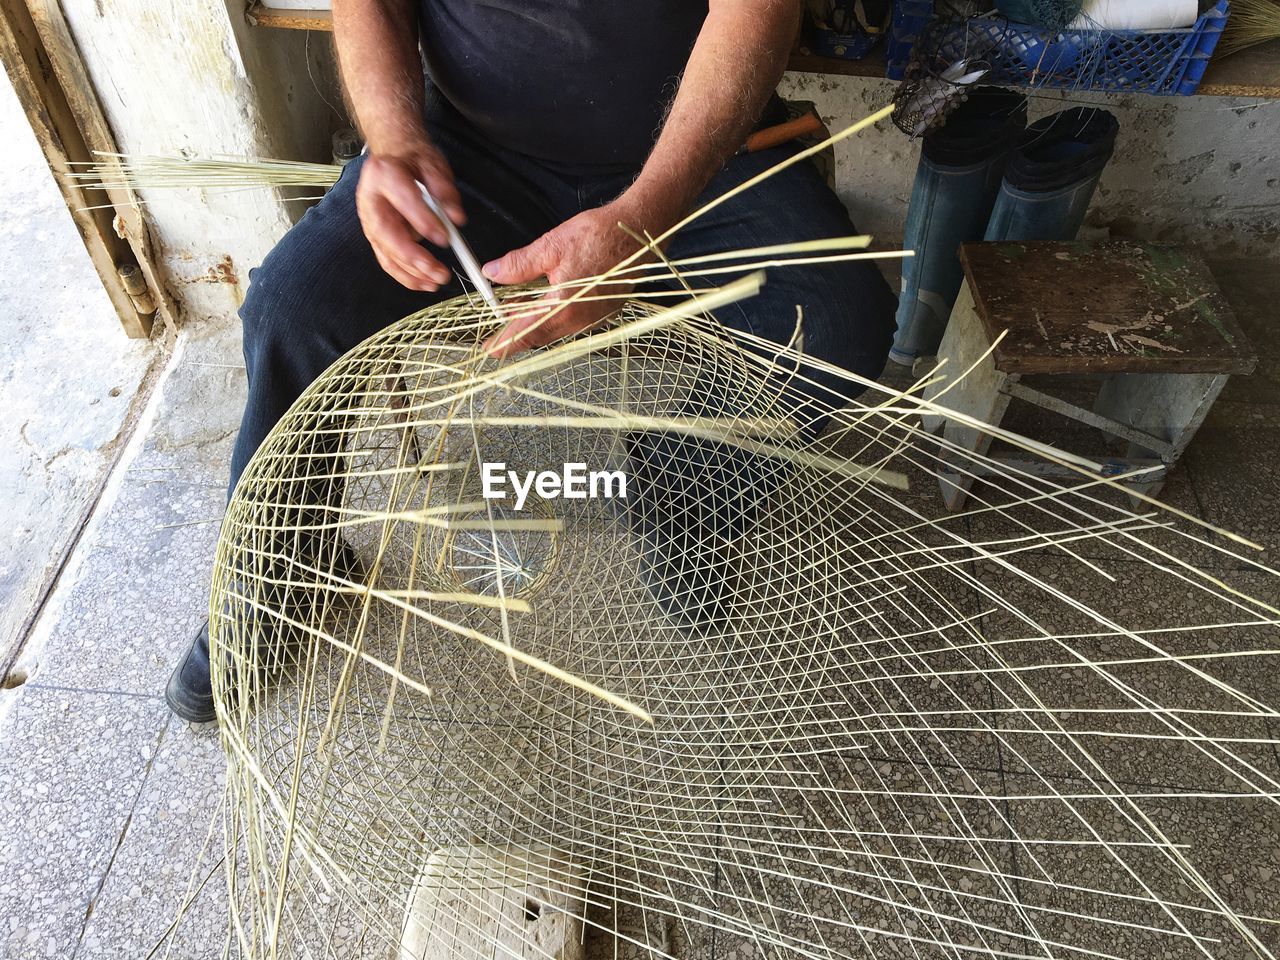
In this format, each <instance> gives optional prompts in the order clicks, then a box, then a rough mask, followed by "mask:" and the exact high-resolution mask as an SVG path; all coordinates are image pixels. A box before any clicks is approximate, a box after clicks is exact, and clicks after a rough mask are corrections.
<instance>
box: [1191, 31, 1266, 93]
mask: <svg viewBox="0 0 1280 960" xmlns="http://www.w3.org/2000/svg"><path fill="white" fill-rule="evenodd" d="M1196 93H1197V94H1201V95H1204V96H1208V97H1268V98H1270V97H1280V40H1272V41H1271V42H1270V43H1260V44H1258V45H1257V46H1255V47H1248V48H1247V49H1244V50H1241V51H1240V52H1239V53H1233V54H1232V55H1231V56H1229V57H1214V58H1213V59H1212V60H1210V61H1209V66H1208V67H1207V68H1206V69H1205V71H1204V78H1203V79H1202V80H1201V81H1200V86H1199V88H1198V89H1197V90H1196Z"/></svg>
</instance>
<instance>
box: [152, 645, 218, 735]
mask: <svg viewBox="0 0 1280 960" xmlns="http://www.w3.org/2000/svg"><path fill="white" fill-rule="evenodd" d="M164 700H165V703H167V704H169V709H170V710H172V711H173V712H174V713H176V714H177V715H178V716H180V717H181V718H182V719H183V720H186V721H188V722H190V723H208V722H209V721H211V720H213V719H214V718H215V717H216V716H217V713H216V711H215V710H214V709H213V680H212V678H211V677H210V674H209V621H208V620H206V621H205V622H204V623H203V624H202V625H201V626H200V629H199V631H197V632H196V636H195V639H194V640H192V641H191V647H190V649H188V650H187V654H186V656H184V657H183V658H182V660H181V661H180V662H179V663H178V666H177V667H176V668H175V669H174V671H173V674H172V675H171V676H170V677H169V683H168V685H167V686H165V688H164Z"/></svg>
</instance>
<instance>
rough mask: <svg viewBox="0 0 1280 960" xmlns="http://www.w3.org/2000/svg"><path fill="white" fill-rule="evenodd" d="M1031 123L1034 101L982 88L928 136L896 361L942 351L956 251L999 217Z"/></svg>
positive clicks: (914, 193) (915, 195) (914, 204)
mask: <svg viewBox="0 0 1280 960" xmlns="http://www.w3.org/2000/svg"><path fill="white" fill-rule="evenodd" d="M1026 121H1027V100H1026V97H1024V96H1023V95H1022V94H1020V93H1016V92H1013V91H1009V90H1001V89H1000V88H998V87H979V88H977V89H976V90H974V91H973V93H972V94H971V95H970V97H969V99H968V100H966V101H965V102H964V103H962V104H961V105H960V107H959V108H958V109H957V110H956V112H955V113H954V114H952V116H951V118H950V119H948V120H947V123H946V125H945V126H943V127H941V128H939V129H938V130H936V131H934V132H933V133H929V134H926V135H925V138H924V146H923V149H922V151H921V154H920V165H919V166H918V167H917V168H916V179H915V185H914V186H913V187H912V189H911V206H910V208H909V209H908V211H907V226H906V236H905V240H904V244H903V245H904V247H905V248H906V249H908V250H914V251H915V256H913V257H907V258H905V259H904V260H903V262H902V296H901V297H900V298H899V300H898V332H897V334H896V335H895V336H894V340H893V348H892V349H891V350H890V352H889V359H890V360H893V361H894V362H895V363H900V364H904V365H907V366H910V365H911V364H912V363H913V362H914V361H915V358H916V357H919V356H927V355H929V354H933V353H936V352H937V349H938V344H939V343H940V342H941V340H942V332H943V330H944V329H945V328H946V324H947V318H948V317H950V316H951V307H952V305H953V304H954V303H955V299H956V295H957V294H958V293H959V292H960V284H961V282H962V280H963V279H964V277H963V272H962V270H961V267H960V261H959V259H958V258H957V256H956V254H957V251H958V250H959V247H960V244H961V243H963V242H965V241H966V240H978V239H981V237H982V234H983V232H984V231H985V230H986V227H987V223H988V221H989V220H990V219H991V209H992V206H993V205H994V203H995V199H996V191H997V190H999V188H1000V182H1001V179H1002V178H1003V176H1004V169H1005V162H1006V160H1007V158H1008V156H1009V152H1010V150H1011V149H1012V148H1013V146H1014V144H1016V143H1017V142H1018V138H1019V136H1020V135H1021V134H1022V131H1023V129H1024V128H1025V126H1026Z"/></svg>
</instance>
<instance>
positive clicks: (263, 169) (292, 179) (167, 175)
mask: <svg viewBox="0 0 1280 960" xmlns="http://www.w3.org/2000/svg"><path fill="white" fill-rule="evenodd" d="M98 156H99V159H97V160H95V161H92V162H90V163H83V164H76V165H74V166H73V168H72V169H71V170H70V171H68V172H67V173H65V174H64V176H65V177H66V178H67V179H68V180H69V181H71V182H72V183H75V184H77V185H78V186H80V187H81V188H82V189H85V190H112V189H117V188H127V189H131V190H144V191H145V190H192V189H199V190H258V189H271V188H278V189H285V188H313V189H315V190H318V191H319V192H321V193H323V192H324V191H325V190H327V189H329V187H331V186H333V185H334V183H336V182H337V180H338V177H339V176H340V175H341V173H342V167H340V166H337V165H336V164H330V163H301V162H297V161H292V160H268V159H261V158H254V157H185V156H145V155H137V156H135V155H129V154H122V153H99V154H98Z"/></svg>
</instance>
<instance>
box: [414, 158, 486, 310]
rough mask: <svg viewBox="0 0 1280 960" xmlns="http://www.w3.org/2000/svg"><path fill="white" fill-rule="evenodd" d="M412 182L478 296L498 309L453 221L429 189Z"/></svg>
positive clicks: (478, 265) (477, 265) (469, 249)
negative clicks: (445, 234)
mask: <svg viewBox="0 0 1280 960" xmlns="http://www.w3.org/2000/svg"><path fill="white" fill-rule="evenodd" d="M413 182H414V183H416V184H418V190H419V191H421V193H422V202H423V203H425V204H426V205H427V206H428V207H430V208H431V212H432V213H434V214H435V215H436V216H437V217H438V218H439V220H440V222H441V223H443V224H444V229H445V233H447V234H448V235H449V247H450V249H452V250H453V255H454V256H455V257H457V258H458V263H460V264H462V270H463V272H464V273H466V275H467V279H468V280H470V281H471V283H472V284H473V285H474V286H475V288H476V289H477V290H479V291H480V296H482V297H484V302H485V303H487V304H488V305H489V306H491V307H493V309H494V310H495V311H496V310H497V309H498V298H497V297H495V296H494V295H493V287H491V286H489V281H488V280H486V279H485V278H484V274H483V273H481V272H480V263H479V261H478V260H476V255H475V254H474V253H472V252H471V248H470V247H469V246H467V241H465V240H463V239H462V234H460V233H459V232H458V228H457V227H455V226H454V225H453V221H452V220H450V219H449V217H448V216H447V215H446V214H445V212H444V211H443V210H441V209H440V205H439V204H438V203H436V198H435V197H433V196H432V195H431V193H430V191H428V190H427V188H426V187H424V186H423V185H422V184H421V183H419V182H418V181H417V180H415V181H413Z"/></svg>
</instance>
